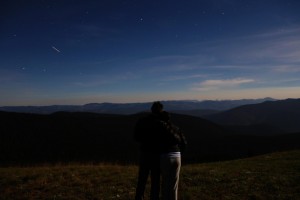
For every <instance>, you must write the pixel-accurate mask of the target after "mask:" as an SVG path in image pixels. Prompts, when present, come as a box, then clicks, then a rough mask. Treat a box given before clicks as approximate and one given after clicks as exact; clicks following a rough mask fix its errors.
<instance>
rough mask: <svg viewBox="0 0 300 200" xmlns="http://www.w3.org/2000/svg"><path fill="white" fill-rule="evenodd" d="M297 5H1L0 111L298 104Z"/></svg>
mask: <svg viewBox="0 0 300 200" xmlns="http://www.w3.org/2000/svg"><path fill="white" fill-rule="evenodd" d="M299 91H300V1H298V0H188V1H184V0H130V1H129V0H128V1H127V0H99V1H98V0H73V1H71V0H36V1H33V0H26V1H25V0H23V1H21V0H19V1H16V0H4V1H1V6H0V106H14V105H54V104H56V105H66V104H74V105H75V104H76V105H82V104H85V103H95V102H97V103H101V102H113V103H128V102H131V103H134V102H149V101H155V100H207V99H211V100H215V99H220V100H221V99H244V98H251V99H252V98H253V99H254V98H264V97H273V98H277V99H285V98H300V92H299Z"/></svg>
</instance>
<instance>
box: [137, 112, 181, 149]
mask: <svg viewBox="0 0 300 200" xmlns="http://www.w3.org/2000/svg"><path fill="white" fill-rule="evenodd" d="M134 139H135V140H136V141H137V142H139V143H140V149H141V151H142V152H146V153H157V154H162V153H168V152H178V151H183V150H184V148H185V146H186V139H185V137H184V135H183V133H182V132H181V131H180V129H179V128H178V127H176V126H175V125H173V124H172V123H171V122H166V121H164V120H162V119H161V116H160V115H157V114H153V113H152V114H149V115H148V116H146V117H143V118H141V119H139V120H138V122H137V124H136V127H135V130H134Z"/></svg>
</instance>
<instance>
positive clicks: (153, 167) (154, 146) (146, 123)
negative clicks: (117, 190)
mask: <svg viewBox="0 0 300 200" xmlns="http://www.w3.org/2000/svg"><path fill="white" fill-rule="evenodd" d="M162 111H163V105H162V104H161V103H160V102H154V103H153V105H152V107H151V114H148V115H147V116H146V117H143V118H141V119H139V120H138V122H137V124H136V127H135V131H134V139H135V140H136V141H137V142H139V144H140V161H139V172H138V181H137V187H136V196H135V200H143V199H144V193H145V187H146V183H147V179H148V176H149V174H150V176H151V189H150V200H159V193H160V148H158V147H159V145H160V137H161V135H164V134H165V133H166V126H165V125H164V124H163V123H162V122H161V112H162Z"/></svg>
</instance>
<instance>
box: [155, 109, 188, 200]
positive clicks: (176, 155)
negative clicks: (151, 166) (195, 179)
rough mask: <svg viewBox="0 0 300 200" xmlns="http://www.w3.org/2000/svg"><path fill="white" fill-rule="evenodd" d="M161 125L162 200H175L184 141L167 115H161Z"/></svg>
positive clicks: (164, 113)
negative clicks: (163, 132) (163, 127)
mask: <svg viewBox="0 0 300 200" xmlns="http://www.w3.org/2000/svg"><path fill="white" fill-rule="evenodd" d="M161 116H162V123H163V124H164V125H165V126H166V130H168V131H166V132H165V134H163V135H162V136H161V146H160V148H161V156H160V170H161V177H162V185H161V186H162V189H161V192H162V200H177V199H178V185H179V174H180V168H181V151H183V150H184V149H185V146H186V144H187V142H186V139H185V137H184V135H183V133H182V132H181V131H180V129H179V128H178V127H177V126H175V125H174V124H173V123H171V121H170V116H169V113H167V112H165V111H163V112H162V113H161Z"/></svg>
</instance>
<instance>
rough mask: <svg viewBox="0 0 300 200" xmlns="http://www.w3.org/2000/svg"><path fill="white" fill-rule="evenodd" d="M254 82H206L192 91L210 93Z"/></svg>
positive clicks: (224, 80)
mask: <svg viewBox="0 0 300 200" xmlns="http://www.w3.org/2000/svg"><path fill="white" fill-rule="evenodd" d="M251 82H254V79H245V78H235V79H223V80H206V81H203V82H201V83H198V84H196V85H195V86H194V87H193V88H192V89H193V90H197V91H210V90H218V89H230V88H235V87H238V86H240V85H241V84H245V83H251Z"/></svg>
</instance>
